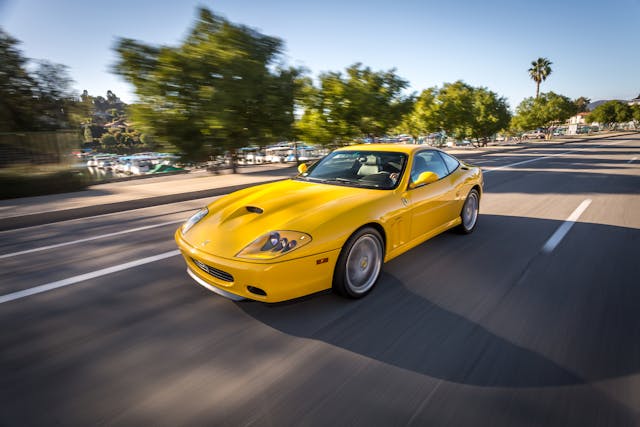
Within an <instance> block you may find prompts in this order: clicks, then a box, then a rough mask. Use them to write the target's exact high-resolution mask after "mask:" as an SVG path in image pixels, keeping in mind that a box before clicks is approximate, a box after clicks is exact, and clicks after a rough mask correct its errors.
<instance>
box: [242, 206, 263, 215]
mask: <svg viewBox="0 0 640 427" xmlns="http://www.w3.org/2000/svg"><path fill="white" fill-rule="evenodd" d="M246 209H247V210H248V211H249V212H251V213H257V214H261V213H262V212H264V211H263V210H262V208H259V207H257V206H246Z"/></svg>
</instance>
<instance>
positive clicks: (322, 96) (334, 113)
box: [297, 63, 413, 145]
mask: <svg viewBox="0 0 640 427" xmlns="http://www.w3.org/2000/svg"><path fill="white" fill-rule="evenodd" d="M319 80H320V87H319V88H314V87H313V86H311V83H310V82H307V83H306V85H305V86H304V89H303V90H302V93H303V94H304V96H303V98H302V105H303V107H304V114H303V115H302V118H301V119H300V122H299V123H298V124H297V129H298V131H299V133H300V135H301V136H302V137H303V139H305V140H306V141H309V142H313V143H319V144H322V145H329V144H340V143H348V142H350V141H352V140H353V139H354V138H358V137H362V136H370V137H378V136H383V135H385V134H386V133H387V132H388V131H389V130H391V129H392V128H394V127H396V126H397V125H398V124H399V123H400V122H401V120H402V118H403V116H404V115H406V114H407V113H408V112H409V111H410V110H411V108H412V105H413V96H405V95H403V93H402V92H403V90H404V89H406V88H407V87H408V82H407V81H406V80H404V79H402V78H400V77H399V76H397V75H396V74H395V70H388V71H373V70H371V69H370V68H369V67H363V66H362V64H360V63H357V64H354V65H352V66H350V67H349V68H347V69H346V72H345V74H344V75H343V74H342V73H340V72H328V73H323V74H321V75H320V77H319Z"/></svg>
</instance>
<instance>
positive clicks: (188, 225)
mask: <svg viewBox="0 0 640 427" xmlns="http://www.w3.org/2000/svg"><path fill="white" fill-rule="evenodd" d="M208 213H209V209H207V208H202V209H200V210H199V211H198V212H196V213H195V214H194V215H193V216H192V217H191V218H189V219H188V220H187V222H185V223H184V224H182V234H184V233H186V232H187V231H189V230H190V229H191V227H193V226H194V225H196V224H197V223H198V222H200V220H201V219H202V218H204V217H205V216H207V214H208Z"/></svg>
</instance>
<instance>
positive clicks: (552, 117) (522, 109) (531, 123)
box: [511, 92, 576, 131]
mask: <svg viewBox="0 0 640 427" xmlns="http://www.w3.org/2000/svg"><path fill="white" fill-rule="evenodd" d="M574 114H576V105H575V103H574V102H573V101H571V99H569V98H568V97H566V96H563V95H558V94H556V93H553V92H547V93H542V94H540V96H539V97H538V98H533V97H531V98H526V99H524V100H523V101H522V102H521V103H520V105H518V108H517V109H516V115H515V116H514V117H513V119H512V121H511V126H512V127H513V128H514V129H517V130H521V131H523V130H530V129H535V128H539V127H546V126H550V125H552V124H553V123H558V122H560V123H563V122H565V121H566V120H567V119H569V117H571V116H573V115H574Z"/></svg>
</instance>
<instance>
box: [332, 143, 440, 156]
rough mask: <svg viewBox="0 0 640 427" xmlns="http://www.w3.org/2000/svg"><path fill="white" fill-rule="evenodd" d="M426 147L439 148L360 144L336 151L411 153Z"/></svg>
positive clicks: (413, 145)
mask: <svg viewBox="0 0 640 427" xmlns="http://www.w3.org/2000/svg"><path fill="white" fill-rule="evenodd" d="M425 148H428V149H430V150H438V149H437V148H434V147H429V146H426V145H420V144H358V145H349V146H346V147H341V148H338V149H337V150H336V151H389V152H395V153H405V154H411V153H414V152H416V151H418V150H423V149H425ZM438 151H440V150H438Z"/></svg>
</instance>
